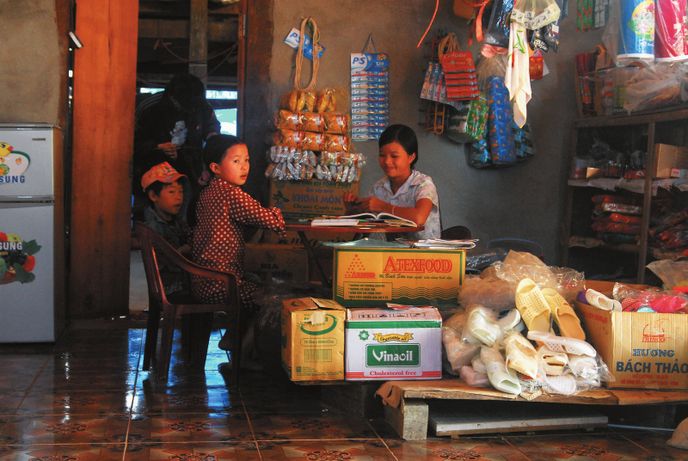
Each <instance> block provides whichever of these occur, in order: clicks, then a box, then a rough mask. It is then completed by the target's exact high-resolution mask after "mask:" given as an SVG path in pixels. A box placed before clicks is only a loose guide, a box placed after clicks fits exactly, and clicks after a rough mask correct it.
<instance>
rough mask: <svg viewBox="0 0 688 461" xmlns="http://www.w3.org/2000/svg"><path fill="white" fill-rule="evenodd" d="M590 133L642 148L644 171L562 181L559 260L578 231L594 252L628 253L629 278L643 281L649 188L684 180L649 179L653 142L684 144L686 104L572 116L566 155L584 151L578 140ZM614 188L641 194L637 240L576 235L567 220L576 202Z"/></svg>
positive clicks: (653, 165) (687, 130) (565, 261)
mask: <svg viewBox="0 0 688 461" xmlns="http://www.w3.org/2000/svg"><path fill="white" fill-rule="evenodd" d="M593 134H594V135H597V136H599V137H601V138H602V139H603V140H604V141H605V142H608V143H609V144H610V145H612V147H616V148H617V149H618V147H617V146H618V145H619V144H623V145H625V146H632V147H633V148H635V149H641V150H644V151H645V152H646V153H647V154H646V157H645V177H644V178H643V179H633V180H624V179H619V178H597V179H591V180H576V179H570V180H569V181H568V183H567V186H568V187H567V194H566V196H567V198H566V204H565V216H564V221H563V230H562V233H561V237H562V240H561V242H560V244H561V250H562V251H561V255H562V265H564V266H567V265H569V263H570V259H571V252H572V249H573V248H576V247H581V246H582V245H583V244H582V243H579V244H578V245H577V244H576V242H575V241H576V238H577V237H582V238H584V239H585V240H584V242H585V243H584V245H585V246H584V247H585V248H588V251H590V252H598V255H599V256H601V255H603V252H613V253H615V254H617V255H618V257H619V258H626V259H628V258H629V257H630V258H634V261H633V262H634V264H635V266H636V277H635V281H636V282H637V283H644V282H645V278H646V274H645V266H646V264H647V262H648V235H649V227H650V216H651V211H652V197H653V191H655V193H656V191H657V190H658V188H665V189H670V188H671V187H672V186H673V185H675V184H677V183H681V182H685V181H686V180H685V179H684V180H673V179H660V180H658V179H653V176H654V171H656V165H657V159H656V157H655V145H656V144H658V143H665V144H675V145H688V107H683V106H682V107H679V108H670V109H665V110H657V111H648V112H642V113H636V114H633V115H614V116H603V117H589V118H583V119H579V120H577V121H576V122H574V126H573V135H572V138H571V139H572V146H571V157H572V158H571V161H573V157H575V156H576V154H584V153H585V152H584V151H581V152H579V151H578V149H579V148H580V147H581V144H582V142H581V141H583V142H585V141H586V140H587V142H588V143H589V142H590V140H591V139H592V138H593V137H594V135H593ZM610 140H611V141H610ZM583 148H585V146H584V147H583ZM619 150H621V149H619ZM586 190H587V191H586ZM620 191H625V192H624V193H629V194H633V193H637V194H640V195H641V202H642V209H643V211H642V216H641V224H640V238H639V240H638V244H637V245H634V244H619V245H611V244H608V243H605V242H602V241H599V242H595V241H594V239H592V238H591V237H590V235H587V236H579V235H577V234H576V229H574V226H576V224H577V223H574V222H573V220H574V212H575V209H576V207H580V206H581V205H583V206H591V205H590V200H589V198H590V197H591V196H592V195H593V194H604V193H618V192H620ZM585 197H588V204H587V205H585V204H584V203H583V202H581V198H585ZM579 228H580V226H579ZM572 237H573V240H572ZM578 240H582V239H578Z"/></svg>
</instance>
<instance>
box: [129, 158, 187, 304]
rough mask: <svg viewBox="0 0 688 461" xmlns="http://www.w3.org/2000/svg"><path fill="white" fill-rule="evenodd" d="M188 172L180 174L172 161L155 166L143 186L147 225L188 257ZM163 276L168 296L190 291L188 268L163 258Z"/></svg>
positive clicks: (161, 268) (161, 269) (144, 216)
mask: <svg viewBox="0 0 688 461" xmlns="http://www.w3.org/2000/svg"><path fill="white" fill-rule="evenodd" d="M186 182H187V180H186V175H183V174H181V173H179V172H178V171H177V170H175V169H174V168H173V167H172V166H171V165H170V164H169V163H167V162H163V163H159V164H157V165H155V166H154V167H152V168H151V169H150V170H148V171H147V172H146V173H144V175H143V176H142V177H141V187H142V188H143V191H144V192H145V194H146V197H147V198H148V201H149V205H148V206H147V207H146V209H145V210H144V212H143V218H144V222H145V224H146V225H147V226H148V227H150V228H151V229H153V230H154V231H156V232H157V233H158V234H160V235H161V236H162V237H163V238H164V239H165V240H167V241H168V242H169V243H170V244H171V245H172V246H173V247H175V248H176V249H177V251H179V252H180V253H182V254H184V255H185V256H189V255H190V253H191V246H190V245H189V243H190V238H191V229H190V228H189V225H188V224H187V223H186V220H185V219H184V217H183V216H182V215H181V214H180V211H181V209H182V205H183V202H184V186H185V183H186ZM159 265H160V275H161V276H162V280H163V283H164V285H165V291H166V292H167V294H168V296H169V295H170V294H172V293H175V292H180V291H187V292H188V291H189V282H188V279H187V277H186V274H185V272H184V271H182V270H181V269H179V268H177V267H173V266H171V265H169V264H165V261H160V262H159Z"/></svg>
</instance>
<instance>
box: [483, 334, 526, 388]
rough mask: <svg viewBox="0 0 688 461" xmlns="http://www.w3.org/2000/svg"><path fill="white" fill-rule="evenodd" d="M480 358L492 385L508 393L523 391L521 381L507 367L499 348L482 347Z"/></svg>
mask: <svg viewBox="0 0 688 461" xmlns="http://www.w3.org/2000/svg"><path fill="white" fill-rule="evenodd" d="M480 360H482V361H483V363H484V364H485V368H486V369H487V379H489V380H490V384H492V387H494V388H495V389H497V390H498V391H502V392H506V393H507V394H517V395H518V394H520V393H521V383H519V381H518V378H517V377H516V375H515V374H513V373H511V372H510V371H509V369H508V368H507V367H506V364H505V363H504V357H502V354H500V353H499V351H498V350H496V349H492V348H491V347H486V346H483V347H481V348H480Z"/></svg>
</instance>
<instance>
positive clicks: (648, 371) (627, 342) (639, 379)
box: [576, 287, 688, 389]
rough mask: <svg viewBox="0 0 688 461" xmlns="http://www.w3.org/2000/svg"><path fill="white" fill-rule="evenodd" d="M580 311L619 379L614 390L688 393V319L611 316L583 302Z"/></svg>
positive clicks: (593, 340) (638, 314) (589, 334)
mask: <svg viewBox="0 0 688 461" xmlns="http://www.w3.org/2000/svg"><path fill="white" fill-rule="evenodd" d="M598 288H599V287H595V289H598ZM576 309H577V311H578V313H579V314H580V316H581V319H582V320H583V322H584V326H585V331H586V334H587V340H588V341H589V342H590V343H591V344H592V345H593V346H594V347H595V349H597V352H598V353H599V354H600V356H601V357H602V359H603V360H604V363H606V364H607V367H609V371H610V372H611V374H612V375H613V376H614V378H615V380H614V381H613V382H611V383H608V387H610V388H633V389H686V388H688V341H687V340H686V338H688V315H682V314H656V313H644V312H608V311H603V310H601V309H598V308H596V307H593V306H590V305H588V304H585V303H581V302H578V301H577V302H576Z"/></svg>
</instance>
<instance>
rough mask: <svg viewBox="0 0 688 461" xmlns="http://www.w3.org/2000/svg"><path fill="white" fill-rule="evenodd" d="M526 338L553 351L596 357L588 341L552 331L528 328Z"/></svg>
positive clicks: (595, 352)
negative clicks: (559, 334)
mask: <svg viewBox="0 0 688 461" xmlns="http://www.w3.org/2000/svg"><path fill="white" fill-rule="evenodd" d="M528 339H530V340H531V341H537V342H538V343H540V344H544V345H545V346H547V347H548V348H549V349H551V350H553V351H555V352H566V353H567V354H573V355H587V356H588V357H597V351H596V350H595V348H594V347H592V346H591V345H590V343H588V342H586V341H583V340H580V339H576V338H566V337H564V336H557V335H554V334H552V333H545V332H542V331H535V330H530V331H529V332H528Z"/></svg>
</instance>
